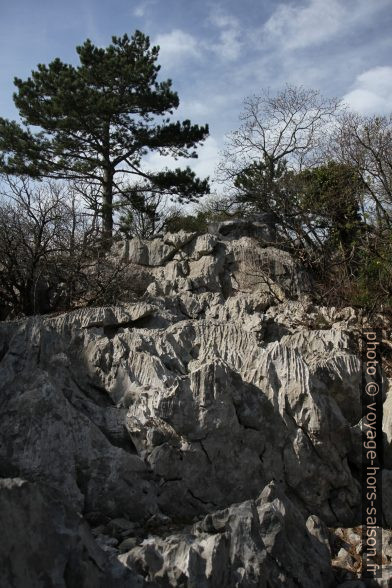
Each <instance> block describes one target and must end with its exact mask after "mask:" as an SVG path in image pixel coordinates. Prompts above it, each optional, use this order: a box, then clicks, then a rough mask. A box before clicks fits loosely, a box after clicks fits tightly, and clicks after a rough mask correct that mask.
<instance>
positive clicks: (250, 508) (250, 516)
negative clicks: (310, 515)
mask: <svg viewBox="0 0 392 588" xmlns="http://www.w3.org/2000/svg"><path fill="white" fill-rule="evenodd" d="M278 496H279V498H278ZM322 539H323V541H322V543H319V541H318V539H316V538H315V537H313V536H312V535H310V534H309V533H308V532H307V530H306V523H305V519H304V518H303V516H302V515H301V514H300V512H299V511H298V510H297V509H296V507H295V506H294V505H293V504H292V503H291V502H290V501H289V500H288V499H287V497H286V496H285V495H284V494H283V493H282V492H280V491H279V490H278V489H277V488H276V487H275V486H274V485H270V486H268V487H267V488H266V489H265V490H264V491H263V493H262V494H261V495H260V497H259V498H258V500H257V502H255V501H252V500H249V501H246V502H244V503H241V504H237V505H233V506H231V507H229V508H228V509H226V510H224V511H217V512H214V513H211V514H209V515H207V516H206V517H205V518H204V519H203V520H202V521H200V522H199V523H197V524H196V525H194V527H193V529H192V532H191V533H188V534H177V535H171V536H168V537H166V538H162V537H158V536H153V537H150V538H149V539H148V540H146V541H144V542H143V543H142V544H141V545H140V546H138V547H136V548H133V549H132V550H130V552H129V553H127V554H124V555H123V556H120V560H121V561H122V562H124V563H126V565H128V566H130V567H132V568H135V569H137V570H138V571H139V572H140V573H141V574H143V575H144V577H145V578H146V579H147V580H149V581H155V582H157V584H158V585H164V583H163V581H164V579H166V578H167V579H168V581H169V584H170V586H173V587H175V586H182V585H187V586H195V587H199V586H211V587H216V588H218V587H221V586H225V587H226V588H232V587H233V588H234V587H235V586H238V587H244V588H246V587H250V586H273V587H275V586H276V587H277V586H282V585H284V586H288V587H294V586H297V585H298V580H299V579H301V580H300V581H301V586H303V587H304V588H307V587H309V588H313V587H314V586H320V587H323V586H331V585H332V582H333V574H332V571H331V569H330V567H329V551H328V549H326V547H325V537H324V536H323V538H322ZM161 582H162V584H161Z"/></svg>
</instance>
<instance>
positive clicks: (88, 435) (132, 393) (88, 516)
mask: <svg viewBox="0 0 392 588" xmlns="http://www.w3.org/2000/svg"><path fill="white" fill-rule="evenodd" d="M256 229H257V227H256ZM256 229H255V230H256ZM239 230H240V227H239V226H237V227H236V229H235V231H239ZM241 230H242V229H241ZM115 254H116V255H122V256H123V258H124V259H126V260H128V262H129V263H130V264H131V265H130V266H129V267H131V268H133V267H137V268H141V269H142V271H143V280H142V283H140V284H135V287H136V288H139V289H140V291H141V292H144V294H143V295H142V296H141V298H140V299H139V300H138V301H137V302H133V303H129V304H121V305H118V306H110V307H109V306H108V307H101V308H90V309H82V310H77V311H73V312H69V313H64V314H62V315H58V316H45V317H32V318H29V319H26V320H20V321H15V322H12V323H11V322H10V323H7V322H4V323H0V358H1V361H0V404H1V411H0V475H1V476H2V477H3V478H4V479H5V478H7V479H8V478H12V479H15V478H23V480H25V481H24V482H15V481H14V482H4V483H3V486H1V487H0V500H3V502H1V505H2V511H3V513H2V514H3V515H4V516H5V518H4V524H5V526H6V527H10V526H12V518H10V517H12V516H15V518H16V519H17V520H18V523H17V524H16V525H15V528H14V529H13V530H12V533H11V534H10V537H11V539H10V542H9V543H7V542H6V543H5V544H3V545H1V546H0V552H1V557H2V561H3V562H5V567H4V569H5V570H6V573H7V574H8V576H7V577H5V579H4V581H3V583H4V585H5V586H7V582H8V585H9V586H10V587H12V586H14V585H15V586H17V587H18V588H19V586H22V584H21V582H22V581H23V578H26V577H27V576H26V574H29V573H30V572H31V574H32V577H33V576H34V578H36V580H34V582H35V584H34V583H32V584H31V585H32V586H46V585H47V584H45V582H44V579H42V578H45V577H46V576H45V574H47V575H48V578H50V580H48V581H50V582H52V584H53V585H54V586H57V585H58V586H63V585H65V584H64V583H63V584H61V582H64V580H62V579H61V577H62V576H61V574H63V573H64V569H65V568H66V566H67V565H68V564H67V562H68V561H72V562H76V563H74V564H72V565H73V566H74V567H75V569H76V570H77V572H75V573H77V574H79V575H78V576H77V578H78V582H79V584H74V585H78V586H79V585H80V586H90V585H91V586H100V585H102V586H111V585H112V584H110V582H112V581H113V582H117V584H113V585H116V586H117V585H119V586H132V585H144V586H151V587H154V586H193V587H195V588H196V587H199V586H200V587H203V586H206V587H207V586H216V587H218V586H219V587H220V586H222V587H223V586H227V587H228V588H231V587H235V586H242V587H244V588H245V587H247V586H249V587H251V586H267V585H268V586H286V585H287V586H305V587H308V586H309V588H310V587H311V586H334V585H335V584H334V582H335V580H334V576H333V573H334V572H333V571H332V567H331V553H330V552H329V542H328V533H327V531H326V526H329V527H332V528H337V527H347V528H354V527H355V526H356V525H358V524H359V522H360V503H361V495H360V486H359V481H358V468H359V467H360V459H361V447H360V438H359V436H358V433H359V429H358V427H359V424H358V423H359V420H360V414H361V413H360V395H359V382H360V363H359V359H358V356H357V350H356V343H357V341H358V332H359V331H358V329H359V328H360V321H359V319H358V317H357V315H356V313H355V312H354V311H353V309H343V310H341V309H340V310H338V309H334V308H326V307H317V306H315V305H314V304H313V303H312V301H311V298H310V296H309V290H310V288H311V280H310V278H309V276H308V275H307V274H306V272H305V271H304V270H303V269H302V268H300V267H298V265H297V264H296V263H295V262H294V260H293V259H292V258H291V257H290V255H289V254H288V253H287V252H284V251H281V250H279V249H277V248H275V247H272V246H266V244H265V243H264V244H263V243H261V242H260V239H259V238H257V237H254V236H252V235H251V234H250V233H249V231H248V229H246V231H245V235H241V234H237V233H236V232H234V233H230V231H229V232H228V233H227V234H226V235H224V236H222V234H221V233H220V232H219V231H216V232H215V234H206V235H199V236H197V235H194V234H191V233H184V232H181V233H178V234H175V235H170V234H168V235H165V236H163V237H159V238H156V239H153V240H151V241H145V242H143V241H140V240H138V239H133V240H132V241H130V242H126V243H124V244H123V245H122V246H117V249H116V251H114V250H113V251H112V255H115ZM139 275H141V274H140V272H136V273H135V281H137V276H139ZM146 276H147V277H146ZM143 284H144V286H143ZM143 288H144V289H143ZM389 398H390V396H387V402H389V400H388V399H389ZM387 406H389V404H388V405H387ZM388 414H389V413H388ZM388 414H387V416H386V420H385V423H386V428H387V429H386V432H387V437H386V444H387V446H386V450H387V452H388V451H390V435H389V424H390V419H389V417H388ZM389 474H390V470H388V471H386V472H385V477H384V484H385V488H384V518H385V521H386V525H389V526H391V524H392V523H391V520H392V515H391V501H390V500H389V498H390V495H391V496H392V494H391V492H392V491H391V488H392V485H391V480H392V478H391V477H390V475H389ZM4 484H5V485H4ZM7 484H8V485H7ZM49 489H50V490H49ZM19 494H20V496H19ZM15 497H16V498H15ZM42 497H43V498H42ZM53 501H55V502H53ZM18 505H19V506H18ZM55 505H57V507H56V506H55ZM9 513H15V515H12V514H9ZM0 514H1V513H0ZM23 521H25V524H26V526H27V527H28V529H29V531H28V533H25V534H24V532H23ZM29 521H30V522H29ZM31 521H32V522H31ZM195 521H197V522H195ZM30 527H31V529H30ZM33 527H34V528H33ZM90 528H91V530H92V533H91V532H90V530H89V529H90ZM63 529H65V531H64V530H63ZM64 534H65V535H67V536H68V535H69V536H70V537H71V538H72V539H71V540H70V547H69V549H68V547H67V548H66V547H65V546H64V543H62V541H63V536H64ZM87 536H88V539H86V537H87ZM52 538H53V539H52ZM18 542H20V545H21V546H23V549H21V550H18V549H17V547H15V546H17V545H18ZM86 542H87V543H88V545H89V546H90V547H91V546H92V547H91V549H92V550H93V553H94V554H95V555H93V556H91V557H92V558H93V560H94V558H101V559H102V561H103V562H104V563H103V564H102V565H101V564H99V565H98V567H97V566H96V565H95V564H92V563H91V557H90V556H89V557H87V556H86V549H87V550H88V549H90V547H88V548H87V547H86ZM34 545H35V547H34ZM93 548H94V549H95V550H97V551H94V549H93ZM41 551H42V552H45V556H42V563H41V564H40V565H41V568H42V570H43V572H42V574H43V575H42V577H41V576H39V572H38V571H37V569H38V568H37V566H36V564H35V563H34V564H33V560H34V561H35V559H36V558H37V557H38V554H39V553H40V552H41ZM57 552H58V553H59V555H58V557H57V556H56V553H57ZM89 553H90V552H89ZM96 554H99V555H96ZM30 556H31V557H30ZM33 556H34V557H33ZM101 559H100V560H99V561H101ZM94 561H95V560H94ZM118 566H119V567H118ZM41 568H40V569H41ZM67 569H69V567H68V568H67ZM78 570H79V571H78ZM91 570H92V571H91ZM116 570H117V571H116ZM119 570H120V571H121V570H122V571H121V573H124V574H131V575H128V577H126V576H121V573H120V571H119ZM19 573H20V574H21V578H22V579H21V580H19V579H18V578H19V576H18V574H19ZM72 573H73V572H72ZM34 574H35V575H34ZM113 574H114V575H113ZM116 574H117V575H116ZM137 574H139V576H137ZM112 576H113V578H114V579H113V580H112ZM58 577H59V578H60V579H59V580H57V578H58ZM79 578H81V579H80V580H79ZM107 578H109V579H107ZM129 578H131V580H130V579H129ZM72 581H74V580H72ZM18 582H19V584H18ZM40 582H41V583H40ZM56 582H59V583H57V584H56ZM83 582H84V583H83ZM89 582H90V584H89ZM105 582H106V584H105ZM132 582H133V583H135V582H136V584H132ZM138 582H139V584H138ZM140 582H141V583H142V584H140ZM100 583H101V584H100ZM68 585H72V584H68Z"/></svg>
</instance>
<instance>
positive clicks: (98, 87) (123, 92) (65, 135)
mask: <svg viewBox="0 0 392 588" xmlns="http://www.w3.org/2000/svg"><path fill="white" fill-rule="evenodd" d="M76 50H77V53H78V55H79V60H80V65H79V66H77V67H74V66H72V65H68V64H65V63H63V62H62V61H61V60H60V59H58V58H57V59H55V60H54V61H52V62H51V63H50V64H49V65H42V64H40V65H38V66H37V69H36V70H35V71H33V72H32V74H31V77H30V78H28V79H27V80H25V81H23V80H21V79H19V78H15V80H14V84H15V86H16V88H17V92H16V93H15V94H14V102H15V105H16V107H17V108H18V110H19V114H20V119H21V124H18V123H16V122H13V121H8V120H6V119H2V118H0V171H3V172H4V173H7V174H18V175H28V176H31V177H34V178H43V177H51V178H62V179H71V180H83V181H86V180H87V181H91V182H95V183H97V184H98V185H99V186H100V193H101V197H102V207H101V213H102V217H103V233H104V235H105V236H106V237H107V238H109V239H110V238H111V235H112V227H113V218H112V217H113V198H114V197H115V196H116V195H117V194H119V193H120V192H121V187H120V183H121V182H124V177H129V183H130V184H131V183H132V181H133V180H134V179H137V180H138V181H139V182H140V180H143V181H144V182H145V183H146V184H148V185H149V187H150V188H151V189H153V190H162V191H164V192H165V193H167V194H171V193H172V194H173V195H174V196H177V197H180V198H181V197H182V198H183V199H184V200H188V201H189V200H193V199H194V198H196V197H197V196H200V195H202V194H205V193H207V192H208V189H209V188H208V181H207V180H199V179H198V178H196V177H195V174H194V173H193V172H192V171H191V169H190V168H189V167H187V168H186V169H185V170H181V169H177V170H175V171H171V170H170V171H169V170H164V171H161V172H159V173H151V172H149V171H148V170H143V169H142V166H141V163H142V159H143V157H144V156H146V155H147V154H148V153H149V152H153V151H155V152H157V153H159V154H161V155H172V156H174V157H175V158H177V157H186V158H190V157H197V155H196V152H195V147H196V146H197V144H198V143H200V142H201V141H202V140H203V139H205V138H206V137H207V135H208V125H204V126H199V125H192V124H191V122H190V121H189V120H185V121H183V122H172V121H171V118H170V117H171V115H172V114H173V111H174V110H175V109H176V108H177V107H178V106H179V99H178V95H177V93H176V92H174V91H173V90H172V82H171V80H166V81H163V82H160V81H157V75H158V72H159V70H160V66H159V65H158V64H157V58H158V53H159V47H150V40H149V38H148V37H147V36H146V35H144V34H143V33H141V32H140V31H136V32H135V33H134V35H133V36H132V37H131V38H129V37H128V36H127V35H124V36H123V37H121V38H120V37H113V38H112V44H111V45H109V46H108V47H106V48H100V47H96V46H94V45H93V44H92V42H91V41H90V40H87V41H86V42H85V43H84V44H83V45H82V46H80V47H77V49H76ZM117 178H121V182H120V181H118V180H117Z"/></svg>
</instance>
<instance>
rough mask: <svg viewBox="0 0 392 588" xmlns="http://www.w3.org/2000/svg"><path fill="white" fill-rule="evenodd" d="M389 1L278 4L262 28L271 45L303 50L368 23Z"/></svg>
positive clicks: (311, 0) (313, 0) (308, 0)
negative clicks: (277, 44) (275, 44)
mask: <svg viewBox="0 0 392 588" xmlns="http://www.w3.org/2000/svg"><path fill="white" fill-rule="evenodd" d="M389 1H390V0H373V1H372V2H369V0H328V1H326V0H306V2H305V3H303V4H302V5H300V6H298V2H297V3H296V4H295V5H293V4H285V3H280V4H278V6H277V8H276V9H275V11H274V12H273V14H272V15H271V17H270V18H269V19H268V21H267V22H266V23H265V24H264V26H263V31H262V32H263V33H264V34H265V35H266V40H267V41H268V42H269V43H279V44H280V47H281V48H282V49H284V50H295V49H304V48H306V47H310V46H312V45H317V44H321V43H323V42H325V41H330V40H331V39H332V38H334V37H335V36H337V35H338V34H341V33H343V32H344V31H346V30H351V31H352V30H353V27H354V26H356V25H357V24H358V23H360V22H366V20H368V19H369V17H371V16H372V15H373V16H374V13H375V12H376V11H377V10H378V9H379V8H382V7H384V6H385V5H387V3H388V2H389Z"/></svg>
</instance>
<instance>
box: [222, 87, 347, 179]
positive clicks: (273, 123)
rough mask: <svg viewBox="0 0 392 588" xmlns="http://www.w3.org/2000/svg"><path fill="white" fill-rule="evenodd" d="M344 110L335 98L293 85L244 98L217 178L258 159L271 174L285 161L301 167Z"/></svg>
mask: <svg viewBox="0 0 392 588" xmlns="http://www.w3.org/2000/svg"><path fill="white" fill-rule="evenodd" d="M340 109H341V103H340V101H339V100H337V99H336V98H331V99H328V98H324V97H323V96H321V95H320V93H319V92H318V91H316V90H310V89H305V88H303V87H296V86H290V85H287V86H285V88H284V89H283V90H281V91H280V92H278V93H277V94H276V95H273V94H271V92H270V91H269V90H266V91H263V92H262V93H261V94H260V95H254V96H250V97H248V98H246V99H245V100H244V110H243V112H242V114H241V115H240V120H241V122H242V124H241V126H240V128H239V129H238V130H237V131H234V132H232V133H231V134H230V135H229V136H228V140H227V145H226V148H225V150H224V152H223V157H222V161H221V163H220V165H219V166H218V178H219V179H221V180H223V181H227V180H232V179H233V178H235V177H236V176H237V175H238V173H240V172H241V171H242V170H244V169H245V168H246V167H248V166H249V165H250V164H251V163H253V162H255V161H263V162H264V163H265V164H266V165H267V169H268V170H269V175H270V176H271V177H274V175H275V170H276V166H277V165H278V163H279V162H280V161H282V160H285V161H286V163H289V167H291V168H294V169H301V168H302V167H303V165H304V163H305V162H309V160H310V159H314V158H315V156H316V154H317V149H318V147H319V146H320V145H321V141H322V137H323V133H324V132H325V130H326V129H327V128H328V127H329V126H330V125H331V124H332V122H333V120H334V119H335V117H336V115H337V114H338V112H339V111H340Z"/></svg>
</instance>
